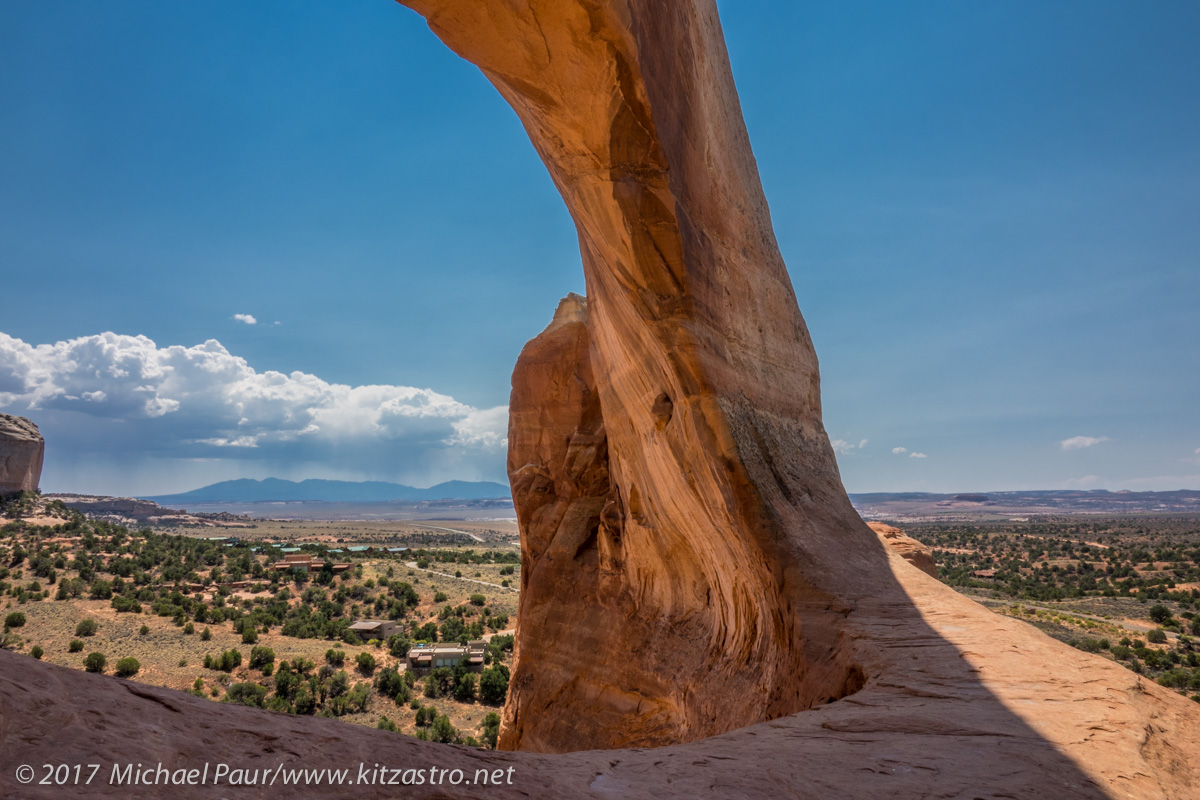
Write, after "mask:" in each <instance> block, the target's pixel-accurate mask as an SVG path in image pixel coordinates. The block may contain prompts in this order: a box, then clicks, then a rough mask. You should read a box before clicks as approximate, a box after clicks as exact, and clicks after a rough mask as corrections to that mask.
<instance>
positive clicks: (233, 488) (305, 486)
mask: <svg viewBox="0 0 1200 800" xmlns="http://www.w3.org/2000/svg"><path fill="white" fill-rule="evenodd" d="M508 496H509V491H508V487H507V486H505V485H504V484H502V483H492V482H489V481H474V482H472V481H446V482H445V483H439V484H438V485H436V486H430V487H429V488H428V489H418V488H416V487H413V486H405V485H404V484H402V483H384V482H382V481H360V482H354V481H323V480H306V481H300V482H299V483H297V482H295V481H285V480H280V479H279V478H267V479H265V480H261V481H259V480H252V479H249V478H242V479H240V480H235V481H221V482H220V483H214V484H212V485H211V486H205V487H203V488H201V489H195V490H193V491H190V492H184V493H182V494H166V495H158V496H155V497H145V498H142V499H144V500H152V501H154V502H155V503H159V504H160V505H171V506H186V505H187V504H189V503H192V504H196V503H269V502H298V501H310V502H327V503H385V502H389V501H394V500H402V501H413V502H420V501H422V500H444V499H449V498H453V499H456V500H482V499H486V498H497V497H502V498H507V497H508Z"/></svg>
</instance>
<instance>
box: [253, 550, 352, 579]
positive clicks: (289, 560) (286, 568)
mask: <svg viewBox="0 0 1200 800" xmlns="http://www.w3.org/2000/svg"><path fill="white" fill-rule="evenodd" d="M324 566H325V562H324V561H323V560H321V559H319V558H314V557H313V556H310V555H308V554H307V553H289V554H287V555H286V556H284V557H283V561H276V562H275V563H274V564H272V565H271V569H274V570H278V571H280V572H290V571H291V570H294V569H302V570H305V571H306V572H320V571H321V569H322V568H324ZM348 569H350V565H349V564H334V565H333V572H334V574H337V573H339V572H345V571H346V570H348Z"/></svg>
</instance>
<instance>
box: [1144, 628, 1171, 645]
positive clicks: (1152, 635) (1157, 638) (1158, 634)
mask: <svg viewBox="0 0 1200 800" xmlns="http://www.w3.org/2000/svg"><path fill="white" fill-rule="evenodd" d="M1146 641H1148V642H1150V643H1151V644H1165V643H1166V641H1167V632H1166V631H1164V630H1163V629H1162V628H1155V629H1154V630H1152V631H1150V632H1149V633H1147V634H1146Z"/></svg>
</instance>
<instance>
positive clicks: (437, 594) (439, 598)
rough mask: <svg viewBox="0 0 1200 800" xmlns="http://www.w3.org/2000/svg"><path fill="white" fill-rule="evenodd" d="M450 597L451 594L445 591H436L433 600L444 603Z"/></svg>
mask: <svg viewBox="0 0 1200 800" xmlns="http://www.w3.org/2000/svg"><path fill="white" fill-rule="evenodd" d="M449 599H450V596H449V595H447V594H446V593H445V592H434V594H433V602H435V603H444V602H446V601H447V600H449Z"/></svg>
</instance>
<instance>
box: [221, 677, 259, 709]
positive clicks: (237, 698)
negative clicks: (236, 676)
mask: <svg viewBox="0 0 1200 800" xmlns="http://www.w3.org/2000/svg"><path fill="white" fill-rule="evenodd" d="M266 700H267V687H265V686H259V685H258V684H257V683H249V682H247V683H235V684H233V685H232V686H230V687H229V691H227V692H226V693H225V700H224V702H226V703H237V704H239V705H243V706H253V707H255V708H265V707H266Z"/></svg>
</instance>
